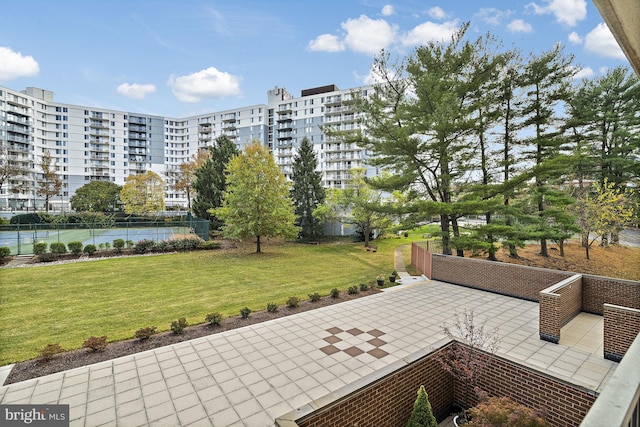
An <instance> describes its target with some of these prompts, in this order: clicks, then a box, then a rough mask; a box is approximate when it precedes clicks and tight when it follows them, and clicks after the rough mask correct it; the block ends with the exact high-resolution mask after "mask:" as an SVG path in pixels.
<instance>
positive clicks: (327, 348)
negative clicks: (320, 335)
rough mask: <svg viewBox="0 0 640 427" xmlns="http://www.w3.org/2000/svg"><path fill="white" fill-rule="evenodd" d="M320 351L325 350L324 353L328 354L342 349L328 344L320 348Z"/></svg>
mask: <svg viewBox="0 0 640 427" xmlns="http://www.w3.org/2000/svg"><path fill="white" fill-rule="evenodd" d="M320 351H322V352H323V353H324V354H326V355H330V354H333V353H337V352H339V351H340V349H339V348H336V347H334V346H332V345H328V346H326V347H322V348H321V349H320Z"/></svg>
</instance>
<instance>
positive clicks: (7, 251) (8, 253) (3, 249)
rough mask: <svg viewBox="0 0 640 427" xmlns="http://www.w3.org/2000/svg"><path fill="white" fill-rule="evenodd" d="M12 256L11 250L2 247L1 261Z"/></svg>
mask: <svg viewBox="0 0 640 427" xmlns="http://www.w3.org/2000/svg"><path fill="white" fill-rule="evenodd" d="M9 255H11V249H9V248H8V247H6V246H0V259H3V258H6V257H8V256H9Z"/></svg>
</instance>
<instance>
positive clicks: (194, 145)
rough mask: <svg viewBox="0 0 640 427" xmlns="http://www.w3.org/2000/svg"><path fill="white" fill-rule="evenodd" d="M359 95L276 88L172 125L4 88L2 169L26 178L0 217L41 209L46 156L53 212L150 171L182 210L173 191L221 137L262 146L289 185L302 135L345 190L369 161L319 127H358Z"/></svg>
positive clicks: (328, 179) (334, 183) (182, 200)
mask: <svg viewBox="0 0 640 427" xmlns="http://www.w3.org/2000/svg"><path fill="white" fill-rule="evenodd" d="M354 90H356V91H359V92H360V93H362V94H363V95H365V96H366V95H367V92H368V91H370V90H371V87H361V88H356V89H347V90H339V89H338V88H337V87H335V86H334V85H329V86H322V87H317V88H313V89H306V90H303V91H302V92H301V95H300V97H297V98H296V97H294V96H293V95H292V94H290V93H288V92H287V91H286V90H285V89H284V88H279V87H275V88H274V89H272V90H269V91H268V94H267V103H266V104H259V105H252V106H246V107H240V108H237V109H232V110H225V111H218V112H215V113H208V114H202V115H197V116H191V117H186V118H178V119H176V118H168V117H162V116H154V115H148V114H140V113H134V112H125V111H116V110H108V109H103V108H96V107H91V106H79V105H71V104H62V103H57V102H55V101H54V99H53V92H51V91H48V90H43V89H39V88H32V87H30V88H27V89H25V90H23V91H14V90H11V89H8V88H4V87H0V164H7V163H9V164H13V165H16V166H18V167H19V168H18V169H19V171H20V172H19V173H18V174H16V173H12V174H10V175H9V176H8V177H7V178H6V179H5V180H4V181H2V182H1V186H0V210H27V209H28V210H33V209H42V208H43V204H44V199H43V198H42V197H39V196H38V195H37V182H38V179H39V178H40V177H41V176H42V170H41V168H40V164H41V161H42V156H43V155H44V154H45V153H46V152H48V153H49V154H50V155H51V157H52V161H53V163H54V164H55V166H56V169H57V172H58V174H59V177H60V179H61V181H62V183H63V188H62V190H61V192H60V194H59V195H58V196H56V197H54V198H53V199H51V200H50V201H49V203H50V208H51V209H53V210H55V211H59V210H68V209H69V200H70V198H71V196H72V195H73V194H74V192H75V191H76V190H77V189H78V188H80V187H81V186H83V185H84V184H86V183H88V182H90V181H95V180H106V181H111V182H114V183H116V184H118V185H123V184H124V183H125V180H126V178H127V177H128V176H129V175H131V174H138V173H144V172H146V171H153V172H156V173H158V174H159V175H160V176H161V177H162V178H163V179H164V180H165V182H166V184H167V186H166V189H165V197H166V204H167V206H170V207H171V206H175V207H177V206H186V204H187V202H186V195H185V194H183V193H181V192H177V191H175V190H174V188H173V185H174V184H175V182H176V180H177V177H178V174H179V166H180V164H181V163H184V162H188V161H190V160H191V159H192V158H193V156H194V155H196V154H197V151H198V149H201V148H206V147H208V146H210V145H212V144H213V143H214V142H215V139H216V138H217V137H219V136H220V135H227V136H228V137H230V138H231V139H232V140H233V141H234V142H235V143H236V145H237V147H238V148H239V149H242V147H243V146H244V145H245V144H247V143H249V142H250V141H252V140H259V141H260V142H262V143H263V144H264V145H265V146H267V147H269V149H270V150H271V152H272V153H273V155H274V157H275V160H276V163H277V164H278V165H279V166H280V168H281V170H282V172H283V173H284V174H285V176H287V177H288V178H290V177H291V173H292V164H293V158H294V156H295V154H296V152H297V148H298V147H299V145H300V142H301V141H302V139H303V138H305V137H306V138H308V139H309V140H310V141H311V142H312V143H313V145H314V149H315V151H316V153H317V155H318V170H319V171H321V172H322V181H323V185H324V186H325V187H328V188H329V187H338V188H343V187H344V186H345V185H346V181H347V180H348V171H349V170H350V169H351V168H354V167H363V166H365V164H364V160H365V159H366V157H367V154H366V152H365V151H364V150H363V149H362V148H360V147H358V146H357V145H356V144H353V143H345V142H344V141H342V140H341V138H338V137H330V136H328V135H326V134H325V132H324V131H323V129H324V127H325V126H331V127H332V128H333V129H335V130H355V129H358V126H359V124H358V116H357V113H356V112H355V111H353V109H352V107H351V104H350V103H351V97H352V91H354ZM374 173H375V171H374V170H372V169H369V170H368V174H369V175H372V174H374Z"/></svg>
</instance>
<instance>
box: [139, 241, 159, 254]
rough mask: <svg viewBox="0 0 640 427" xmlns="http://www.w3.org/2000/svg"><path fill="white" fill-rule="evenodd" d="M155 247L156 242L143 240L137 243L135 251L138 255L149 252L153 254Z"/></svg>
mask: <svg viewBox="0 0 640 427" xmlns="http://www.w3.org/2000/svg"><path fill="white" fill-rule="evenodd" d="M155 246H156V242H154V241H153V240H148V239H143V240H140V241H139V242H138V243H136V245H135V246H134V247H133V251H134V252H135V253H137V254H145V253H147V252H151V251H152V250H153V248H154V247H155Z"/></svg>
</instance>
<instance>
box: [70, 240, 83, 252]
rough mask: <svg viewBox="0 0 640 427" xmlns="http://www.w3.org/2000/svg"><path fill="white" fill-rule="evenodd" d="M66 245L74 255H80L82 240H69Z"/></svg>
mask: <svg viewBox="0 0 640 427" xmlns="http://www.w3.org/2000/svg"><path fill="white" fill-rule="evenodd" d="M67 246H68V247H69V250H70V251H71V253H73V254H74V255H80V254H81V253H82V242H78V241H74V242H69V244H68V245H67Z"/></svg>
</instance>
